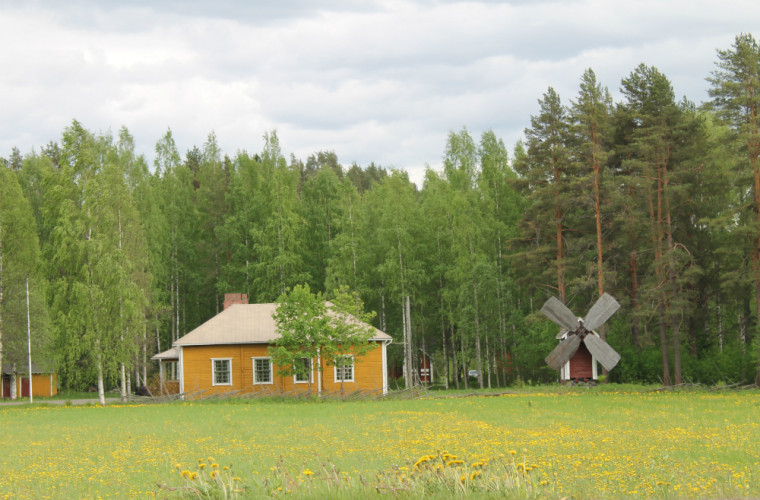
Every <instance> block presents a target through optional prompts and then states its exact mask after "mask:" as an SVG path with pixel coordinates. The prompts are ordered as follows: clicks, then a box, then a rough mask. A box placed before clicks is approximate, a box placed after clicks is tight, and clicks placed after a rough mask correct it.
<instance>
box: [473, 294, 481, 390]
mask: <svg viewBox="0 0 760 500" xmlns="http://www.w3.org/2000/svg"><path fill="white" fill-rule="evenodd" d="M472 295H473V301H474V305H475V359H476V362H477V364H478V385H479V386H480V388H481V389H482V388H483V359H482V357H481V353H480V320H479V319H478V316H479V313H478V282H477V281H476V280H473V281H472Z"/></svg>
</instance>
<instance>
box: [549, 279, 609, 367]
mask: <svg viewBox="0 0 760 500" xmlns="http://www.w3.org/2000/svg"><path fill="white" fill-rule="evenodd" d="M619 308H620V304H619V303H618V301H617V300H615V299H614V298H613V297H612V295H609V294H607V293H605V294H604V295H602V296H601V297H599V300H597V301H596V304H594V305H593V307H592V308H591V309H590V310H589V312H588V314H586V318H585V319H584V318H578V317H576V316H575V314H573V312H572V311H571V310H570V309H568V308H567V306H565V304H563V303H562V302H560V301H559V300H558V299H556V298H554V297H552V298H550V299H549V300H547V301H546V303H545V304H544V306H543V307H542V308H541V312H542V313H544V315H545V316H546V317H547V318H549V319H550V320H552V321H554V322H555V323H556V324H557V325H559V326H560V327H561V328H562V330H561V331H560V332H559V334H558V335H557V339H558V340H560V343H559V345H558V346H557V347H555V348H554V350H553V351H552V352H551V354H549V355H548V356H547V357H546V359H545V361H546V364H548V365H549V366H551V367H552V368H554V369H555V370H560V379H561V380H562V381H567V380H596V377H597V374H596V362H597V361H598V362H599V363H601V364H602V366H603V367H604V368H605V369H606V370H607V371H610V370H612V369H613V368H614V367H615V365H617V364H618V361H620V354H618V353H617V352H615V350H614V349H613V348H612V347H610V345H609V344H608V343H607V342H605V341H604V340H602V339H601V337H600V336H599V334H597V333H596V332H595V331H594V330H595V329H596V328H599V327H600V326H602V325H603V324H604V322H605V321H607V320H608V319H610V316H612V315H613V314H615V311H617V310H618V309H619Z"/></svg>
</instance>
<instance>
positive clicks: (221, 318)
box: [154, 294, 392, 396]
mask: <svg viewBox="0 0 760 500" xmlns="http://www.w3.org/2000/svg"><path fill="white" fill-rule="evenodd" d="M246 302H247V299H246V296H245V295H240V294H228V295H227V296H226V297H225V309H224V311H222V312H221V313H219V314H217V315H216V316H214V317H213V318H211V319H210V320H208V321H206V322H205V323H203V324H202V325H200V326H199V327H198V328H196V329H195V330H193V331H191V332H190V333H188V334H187V335H185V336H184V337H181V338H180V339H178V340H176V341H175V342H174V344H173V346H172V349H170V350H169V351H166V352H165V353H160V354H157V355H156V356H154V359H156V360H159V361H160V362H162V363H167V362H168V363H172V362H176V363H177V373H178V378H179V392H180V393H182V394H185V393H187V394H201V393H202V394H203V396H207V395H211V394H216V393H220V392H227V391H240V392H243V393H245V392H257V391H268V392H272V393H292V392H302V391H308V390H309V389H310V388H311V390H312V392H313V393H315V394H321V393H330V392H338V391H340V390H341V382H342V383H343V390H344V391H345V392H353V391H357V390H361V391H363V392H376V393H378V394H386V393H387V392H388V375H387V373H388V370H387V352H386V346H387V345H388V344H390V342H391V340H392V339H391V337H390V336H389V335H388V334H386V333H384V332H381V331H380V330H377V329H373V331H374V333H373V335H372V338H371V339H370V343H372V344H374V345H375V348H373V349H370V350H369V351H368V352H367V353H366V354H364V355H363V356H350V358H351V362H350V363H349V364H348V365H345V366H342V367H341V368H336V367H334V366H331V365H330V363H328V362H327V360H325V359H319V358H317V359H304V360H303V362H304V367H305V368H306V369H305V370H303V373H301V374H300V375H287V376H282V375H280V374H279V373H278V367H277V366H275V365H274V364H273V363H272V359H271V357H270V356H269V351H268V349H269V345H270V344H271V343H272V342H273V341H275V340H276V339H277V338H278V337H279V333H278V332H277V328H276V325H275V322H274V319H273V318H272V315H273V314H274V312H275V308H276V304H273V303H270V304H247V303H246ZM318 367H321V369H319V368H318Z"/></svg>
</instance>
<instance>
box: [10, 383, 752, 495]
mask: <svg viewBox="0 0 760 500" xmlns="http://www.w3.org/2000/svg"><path fill="white" fill-rule="evenodd" d="M615 389H618V390H615ZM620 389H624V390H623V391H621V390H620ZM438 395H444V396H445V395H446V394H445V393H433V392H431V393H428V396H430V397H428V398H426V399H415V400H391V399H389V400H381V401H354V402H341V401H325V402H320V401H297V402H296V401H290V400H282V399H279V400H253V401H244V400H240V401H234V400H232V401H223V402H214V403H202V402H200V403H199V402H195V403H193V402H188V403H175V404H166V405H113V406H108V407H105V408H100V407H95V406H92V407H53V406H44V405H39V406H32V407H30V406H24V407H3V408H0V422H2V429H3V432H4V436H3V438H2V439H3V443H4V444H5V446H4V447H3V451H4V453H3V454H0V470H2V474H0V496H2V495H11V496H12V497H15V498H84V497H86V498H96V497H98V496H100V497H104V498H105V497H106V496H107V495H111V496H113V495H115V494H119V495H132V496H144V495H159V496H167V495H168V496H183V495H190V496H192V495H195V494H196V493H194V492H193V490H192V488H195V489H196V490H197V489H198V487H199V486H201V484H200V480H201V479H203V474H206V482H207V483H208V484H206V486H208V488H207V490H208V496H209V497H220V498H224V497H225V495H228V496H229V497H232V496H234V494H235V490H240V492H238V494H243V493H241V492H245V494H244V496H267V495H269V496H278V495H281V494H283V492H285V493H287V491H288V490H290V491H291V494H297V495H300V496H315V497H316V496H324V495H327V494H329V496H332V497H341V496H344V497H346V498H350V497H352V496H356V495H367V494H386V493H394V494H396V495H401V496H405V495H406V496H410V497H416V496H420V495H423V494H425V495H433V496H440V497H442V498H443V497H447V496H451V495H470V494H474V495H485V496H491V495H494V496H496V495H498V496H513V497H521V498H526V497H542V496H552V497H554V496H567V495H572V496H576V497H594V498H605V497H606V498H617V497H621V496H634V497H635V496H642V497H652V496H654V497H663V498H671V497H673V498H675V497H744V496H755V497H757V496H760V422H758V419H757V415H758V414H759V413H758V410H760V394H759V393H758V392H757V391H742V392H718V393H711V392H705V391H701V392H700V391H692V392H677V393H657V392H644V391H642V390H640V388H636V387H615V386H612V385H610V386H606V387H604V388H601V387H597V388H571V389H564V388H563V389H559V390H558V389H557V388H554V387H545V388H540V387H539V388H533V389H531V390H529V391H522V392H520V393H518V394H506V395H502V396H498V397H479V396H476V397H450V398H447V397H443V398H439V397H433V396H438ZM450 395H461V394H453V393H452V394H450ZM446 455H448V456H456V457H457V458H456V459H452V460H444V458H443V457H444V456H446ZM423 457H432V458H429V459H428V460H425V461H423V462H422V463H418V462H419V461H420V460H421V459H422V458H423ZM454 460H461V461H462V463H456V462H455V463H453V464H451V465H449V464H448V462H452V461H454ZM199 461H200V462H199ZM201 463H203V464H205V466H204V467H203V468H201V469H199V464H201ZM213 464H217V467H212V465H213ZM415 464H416V465H415ZM473 464H480V465H475V466H473ZM421 466H422V467H421ZM438 466H440V467H438ZM225 467H227V469H225ZM212 469H213V470H218V471H219V473H218V475H217V476H215V477H211V476H210V475H209V474H210V471H212ZM306 471H308V472H311V474H309V473H306ZM183 472H184V473H185V474H184V475H183ZM193 472H195V473H196V474H197V475H198V476H197V477H195V478H192V477H188V476H192V474H191V473H193ZM474 472H479V473H478V474H475V476H472V474H473V473H474ZM336 477H337V481H336V480H335V478H336ZM234 478H237V479H234ZM462 479H464V481H463V480H462ZM219 480H225V481H227V483H225V484H226V485H228V486H229V487H228V486H225V489H224V490H222V489H221V488H219V487H217V486H218V485H217V486H215V484H216V483H218V481H219ZM278 488H281V489H278ZM489 488H490V489H489ZM198 491H200V490H198ZM225 492H226V493H225Z"/></svg>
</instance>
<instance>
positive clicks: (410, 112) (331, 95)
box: [0, 0, 760, 184]
mask: <svg viewBox="0 0 760 500" xmlns="http://www.w3.org/2000/svg"><path fill="white" fill-rule="evenodd" d="M740 33H752V34H753V35H754V36H755V37H756V38H757V37H760V2H758V1H757V0H748V1H742V0H724V1H720V2H719V1H715V0H713V1H704V0H672V1H653V0H635V1H630V0H627V1H618V0H567V1H543V0H535V1H529V0H514V1H504V2H500V1H488V0H482V1H473V2H454V1H445V0H440V1H434V0H411V1H394V0H389V1H386V0H378V1H358V0H340V1H339V0H279V1H271V2H270V1H243V0H240V1H238V0H217V1H215V2H208V1H200V0H166V1H158V0H130V1H126V0H125V1H118V0H109V1H98V2H96V1H80V0H68V1H66V2H59V1H47V2H45V1H8V0H0V47H2V48H1V49H0V156H3V157H6V158H7V157H8V156H9V155H10V153H11V149H12V148H13V147H14V146H15V147H18V148H19V150H20V151H21V153H22V154H27V153H29V152H31V151H32V150H33V149H34V150H36V151H39V149H40V147H41V146H44V145H45V144H47V143H48V142H50V141H59V140H60V137H61V134H62V132H63V130H64V128H65V127H67V126H69V125H70V124H71V123H72V120H74V119H76V120H78V121H79V122H80V123H81V124H82V125H83V126H84V127H85V128H87V129H88V130H90V131H92V132H94V133H108V132H111V133H112V134H114V135H117V134H118V131H119V129H120V128H121V127H122V126H124V127H127V129H128V130H129V132H130V133H131V134H132V135H133V136H134V139H135V145H136V149H137V152H138V153H140V154H144V155H145V158H146V160H147V161H148V163H149V164H151V165H152V162H153V151H154V147H155V144H156V142H157V141H158V140H159V139H160V138H161V137H162V136H163V135H164V134H165V133H166V131H167V129H171V131H172V135H173V137H174V139H175V141H176V144H177V147H178V148H179V151H180V153H181V154H183V155H184V153H185V152H186V151H187V150H188V149H191V148H192V147H193V146H198V147H201V146H202V145H203V143H204V142H206V139H207V137H208V135H209V133H211V132H213V133H215V135H216V138H217V142H218V144H219V146H220V147H221V149H222V151H223V152H224V153H226V154H228V155H229V156H230V157H233V156H234V155H235V154H236V153H237V152H238V151H240V150H245V151H247V152H249V153H250V154H253V153H256V152H259V151H261V149H262V148H263V139H262V137H263V135H264V134H265V133H267V132H271V131H273V130H276V131H277V134H278V137H279V139H280V145H281V149H282V151H283V153H284V154H285V155H286V156H287V157H290V155H291V154H293V155H295V156H296V157H297V158H300V159H301V160H304V161H305V160H306V158H307V157H308V156H309V155H311V154H314V153H316V152H318V151H334V152H335V153H336V154H337V156H338V159H339V161H340V163H341V164H343V165H345V166H348V165H351V164H352V163H354V162H356V163H357V164H359V165H360V166H363V167H365V166H367V165H369V164H370V162H374V163H375V165H379V166H383V167H387V168H397V169H403V170H406V171H407V172H409V176H410V178H411V179H412V180H413V181H415V182H417V183H418V184H421V180H422V178H423V176H424V170H425V168H426V167H430V168H434V169H438V168H440V166H441V164H442V157H443V152H444V149H445V146H446V138H447V135H448V134H449V133H450V132H452V131H459V130H461V129H462V128H463V127H466V128H467V130H468V131H469V132H470V133H471V134H472V135H473V137H474V138H475V139H476V140H478V139H479V136H480V134H481V133H482V132H484V131H486V130H493V131H494V132H495V133H496V135H497V136H498V137H500V138H501V139H503V140H504V143H505V144H506V146H507V148H508V149H509V150H510V151H511V150H512V149H513V147H514V145H515V143H516V142H517V141H518V140H520V138H521V137H522V135H523V131H524V129H525V127H526V126H529V124H530V116H531V115H532V114H536V113H537V111H538V99H540V98H541V96H542V95H543V94H544V92H546V90H547V89H548V87H550V86H551V87H554V88H555V89H556V90H557V92H558V93H559V94H560V96H561V98H562V99H563V101H564V102H565V103H567V104H569V103H570V100H571V99H574V98H575V96H576V95H577V93H578V86H579V82H580V77H581V75H582V74H583V72H584V71H585V70H586V69H587V68H592V69H593V70H594V72H595V73H596V76H597V80H598V81H599V82H600V83H602V84H603V85H605V86H607V87H608V88H609V90H610V91H611V92H612V95H613V97H614V98H615V100H619V98H620V93H619V87H620V81H621V79H622V78H624V77H626V76H627V75H629V74H630V73H631V72H632V71H633V70H634V69H635V68H636V66H638V65H639V64H640V63H645V64H647V65H651V66H655V67H657V68H658V69H659V70H660V72H662V73H664V74H665V75H666V76H667V77H668V78H669V79H670V81H671V82H672V84H673V88H674V91H675V93H676V96H678V97H679V98H680V97H682V96H686V97H688V98H689V99H690V100H692V101H694V102H696V103H697V104H699V103H701V102H703V101H705V100H706V99H707V98H708V97H707V89H708V87H709V84H708V83H707V82H706V81H705V78H706V77H708V76H709V75H710V72H711V71H713V70H714V69H715V62H716V60H717V57H716V49H728V48H730V46H731V44H732V43H733V41H734V39H735V37H736V35H738V34H740Z"/></svg>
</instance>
